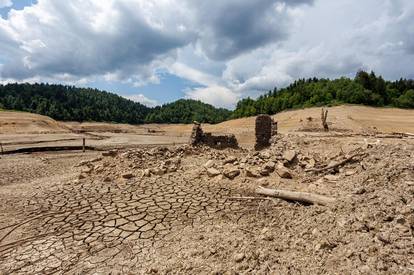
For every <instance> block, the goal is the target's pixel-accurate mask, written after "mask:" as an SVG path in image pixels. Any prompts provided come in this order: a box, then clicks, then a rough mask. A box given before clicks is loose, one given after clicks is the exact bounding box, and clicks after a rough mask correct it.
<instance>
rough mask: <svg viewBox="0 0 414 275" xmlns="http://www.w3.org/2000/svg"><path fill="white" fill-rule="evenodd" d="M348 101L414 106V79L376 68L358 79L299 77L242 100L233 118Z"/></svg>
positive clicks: (378, 105) (381, 105)
mask: <svg viewBox="0 0 414 275" xmlns="http://www.w3.org/2000/svg"><path fill="white" fill-rule="evenodd" d="M346 103H348V104H362V105H367V106H376V107H384V106H389V107H398V108H414V80H412V79H402V78H401V79H399V80H397V81H386V80H384V79H383V78H382V77H381V76H377V75H376V74H375V73H374V72H371V73H368V72H365V71H359V72H357V74H356V76H355V78H354V79H350V78H345V77H342V78H339V79H334V80H330V79H324V78H322V79H318V78H309V79H299V80H296V81H295V82H293V83H292V84H290V85H289V86H288V87H286V88H283V89H280V90H278V89H277V88H274V89H273V90H271V91H268V92H267V93H266V94H264V95H261V96H259V97H258V98H257V99H256V100H254V99H251V98H245V99H242V100H240V101H239V102H238V103H237V106H236V109H235V110H234V112H233V114H232V118H240V117H247V116H254V115H258V114H276V113H278V112H280V111H283V110H287V109H298V108H306V107H313V106H334V105H340V104H346Z"/></svg>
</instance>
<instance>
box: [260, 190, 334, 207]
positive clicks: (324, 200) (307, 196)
mask: <svg viewBox="0 0 414 275" xmlns="http://www.w3.org/2000/svg"><path fill="white" fill-rule="evenodd" d="M256 193H257V194H259V195H265V196H270V197H275V198H279V199H284V200H288V201H297V202H302V203H308V204H319V205H327V204H330V203H333V202H335V199H334V198H331V197H327V196H323V195H317V194H312V193H305V192H295V191H286V190H277V189H269V188H264V187H261V186H259V187H258V188H257V189H256Z"/></svg>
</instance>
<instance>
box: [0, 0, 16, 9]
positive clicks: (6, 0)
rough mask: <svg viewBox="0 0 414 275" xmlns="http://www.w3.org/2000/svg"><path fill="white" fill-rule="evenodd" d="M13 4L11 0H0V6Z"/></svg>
mask: <svg viewBox="0 0 414 275" xmlns="http://www.w3.org/2000/svg"><path fill="white" fill-rule="evenodd" d="M11 6H13V2H12V1H11V0H0V8H7V7H11Z"/></svg>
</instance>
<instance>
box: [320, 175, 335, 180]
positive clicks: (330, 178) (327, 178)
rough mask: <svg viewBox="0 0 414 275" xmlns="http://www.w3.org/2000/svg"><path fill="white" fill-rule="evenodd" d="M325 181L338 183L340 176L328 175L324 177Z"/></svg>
mask: <svg viewBox="0 0 414 275" xmlns="http://www.w3.org/2000/svg"><path fill="white" fill-rule="evenodd" d="M324 179H326V180H327V181H337V180H339V176H335V175H326V176H324Z"/></svg>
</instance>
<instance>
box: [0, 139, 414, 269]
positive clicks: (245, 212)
mask: <svg viewBox="0 0 414 275" xmlns="http://www.w3.org/2000/svg"><path fill="white" fill-rule="evenodd" d="M292 156H293V157H292ZM350 156H355V157H354V158H352V160H350V161H348V162H346V163H345V164H343V165H340V166H338V167H336V168H333V169H327V170H323V171H320V172H314V171H309V170H312V169H318V168H324V167H327V166H329V165H334V164H337V163H339V162H341V161H343V160H344V159H347V158H349V157H350ZM0 175H1V177H0V270H1V272H3V273H4V274H9V273H12V274H27V273H29V274H34V273H38V274H39V273H42V274H55V273H56V274H63V273H65V274H96V273H98V274H108V273H127V274H128V273H129V274H149V273H152V274H249V273H255V274H413V273H414V235H413V230H414V139H410V138H408V137H405V138H389V137H378V136H372V137H367V136H357V135H356V136H348V137H345V136H343V135H341V134H335V133H328V134H325V133H313V134H312V135H311V134H303V133H291V134H284V135H279V136H278V137H277V142H276V143H275V144H273V145H272V147H270V148H268V149H266V150H264V151H261V152H259V153H258V152H254V151H252V150H250V149H240V150H233V149H226V150H214V149H210V148H205V147H198V148H191V147H189V146H186V145H176V146H157V147H151V148H149V147H142V146H141V147H137V148H132V149H118V150H113V151H109V152H103V153H102V152H86V153H81V152H60V153H34V154H19V155H8V156H3V157H2V158H1V159H0ZM258 186H265V187H268V188H280V189H286V190H295V191H304V192H312V193H317V194H322V195H327V196H330V197H333V198H336V201H335V202H334V203H332V204H329V205H326V206H320V205H304V204H300V203H297V202H287V201H284V200H280V199H268V198H264V197H262V196H259V195H257V194H255V188H257V187H258ZM240 197H254V198H251V199H248V198H240Z"/></svg>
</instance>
